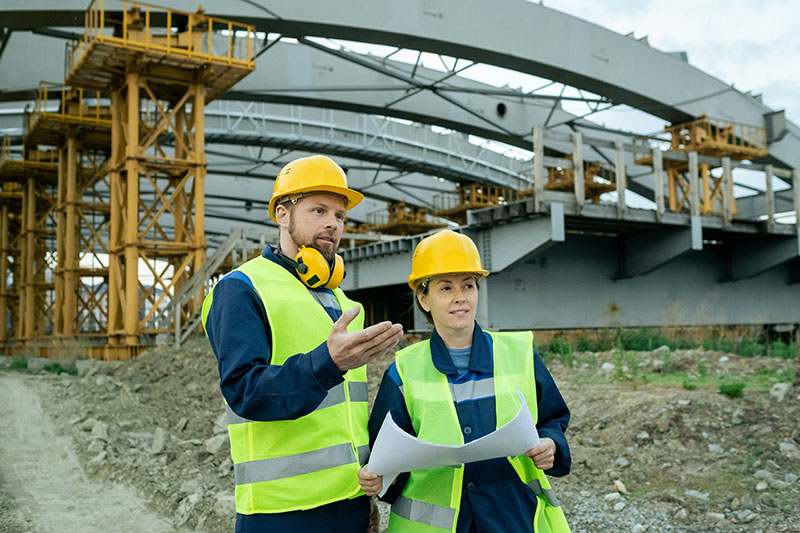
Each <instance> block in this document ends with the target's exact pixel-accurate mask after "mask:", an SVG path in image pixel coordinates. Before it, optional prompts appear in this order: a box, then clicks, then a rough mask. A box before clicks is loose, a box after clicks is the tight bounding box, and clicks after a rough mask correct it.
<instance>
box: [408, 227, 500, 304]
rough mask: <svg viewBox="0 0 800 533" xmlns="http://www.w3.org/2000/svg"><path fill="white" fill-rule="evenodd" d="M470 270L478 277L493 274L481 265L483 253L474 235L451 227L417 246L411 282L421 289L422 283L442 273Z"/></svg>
mask: <svg viewBox="0 0 800 533" xmlns="http://www.w3.org/2000/svg"><path fill="white" fill-rule="evenodd" d="M457 272H467V273H470V274H475V275H476V276H477V277H478V279H481V278H485V277H486V276H488V275H489V271H488V270H484V269H483V266H482V265H481V256H480V254H478V248H477V247H476V246H475V243H474V242H472V239H470V238H469V237H467V236H466V235H462V234H460V233H456V232H454V231H450V230H449V229H446V230H442V231H439V232H437V233H434V234H433V235H431V236H429V237H425V238H424V239H422V240H421V241H420V243H419V244H418V245H417V249H416V250H414V257H413V259H411V275H410V276H408V285H409V286H410V287H411V289H412V290H417V286H419V283H420V282H421V281H423V280H425V279H428V278H431V277H433V276H438V275H440V274H455V273H457Z"/></svg>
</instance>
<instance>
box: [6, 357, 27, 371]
mask: <svg viewBox="0 0 800 533" xmlns="http://www.w3.org/2000/svg"><path fill="white" fill-rule="evenodd" d="M10 368H11V370H25V369H26V368H28V360H27V359H26V358H25V357H15V358H14V359H13V360H12V361H11V367H10Z"/></svg>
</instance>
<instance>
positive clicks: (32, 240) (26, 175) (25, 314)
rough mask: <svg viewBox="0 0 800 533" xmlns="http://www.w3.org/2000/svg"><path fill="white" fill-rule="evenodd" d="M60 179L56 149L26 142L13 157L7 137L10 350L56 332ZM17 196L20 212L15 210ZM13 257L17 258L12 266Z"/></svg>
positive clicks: (1, 175) (4, 178)
mask: <svg viewBox="0 0 800 533" xmlns="http://www.w3.org/2000/svg"><path fill="white" fill-rule="evenodd" d="M57 178H58V154H57V152H56V151H55V150H51V149H40V147H38V146H24V147H23V153H22V157H21V158H14V157H13V156H12V155H11V150H10V142H9V140H8V139H4V141H3V148H2V152H0V183H2V187H3V189H2V191H3V194H2V196H3V200H4V204H5V207H7V210H6V213H7V215H8V217H9V218H8V219H7V220H5V224H4V225H3V228H0V229H2V230H3V234H2V235H0V241H2V242H4V243H5V244H6V246H4V248H3V249H4V251H5V253H4V254H0V255H3V257H2V258H0V259H2V260H3V263H4V264H3V265H2V268H3V270H5V272H6V273H9V272H11V273H12V276H13V278H12V286H11V287H9V286H8V285H7V284H6V288H5V291H4V296H3V300H4V301H3V302H2V303H0V308H2V309H3V310H4V311H5V312H6V313H9V312H13V313H14V316H10V317H8V318H7V319H6V321H5V322H3V326H2V328H5V330H4V333H5V337H6V346H7V347H9V348H10V349H11V350H18V349H21V348H22V347H23V345H24V344H25V343H29V342H31V341H35V340H41V339H44V338H45V337H46V336H48V335H50V334H51V333H52V329H53V322H52V317H53V305H54V300H55V298H54V293H53V289H54V283H53V271H54V266H55V263H54V262H55V258H54V254H52V253H50V252H49V250H50V249H52V248H55V232H54V231H53V230H54V228H55V220H54V214H55V212H54V205H55V196H54V194H53V193H54V189H55V186H56V184H57ZM17 199H18V201H19V209H18V210H16V209H15V208H16V205H17V204H16V202H17ZM4 219H5V217H4ZM17 221H18V223H17ZM17 254H18V255H17ZM12 259H17V260H16V261H13V263H15V264H14V265H13V266H12V265H11V264H10V263H11V262H12ZM12 299H15V300H16V304H14V303H13V301H12ZM0 312H2V311H0ZM10 321H12V322H14V329H13V330H9V328H8V325H9V322H10Z"/></svg>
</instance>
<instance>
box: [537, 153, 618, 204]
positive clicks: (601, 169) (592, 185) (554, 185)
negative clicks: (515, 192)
mask: <svg viewBox="0 0 800 533" xmlns="http://www.w3.org/2000/svg"><path fill="white" fill-rule="evenodd" d="M566 159H572V154H570V155H568V156H566ZM615 183H616V182H615V176H614V172H613V171H611V169H609V168H607V167H605V166H603V165H601V164H600V163H593V162H588V161H585V162H584V168H583V186H584V191H585V195H586V198H587V199H589V200H591V201H592V202H593V203H598V202H599V201H600V196H601V195H602V194H604V193H607V192H611V191H615V190H617V186H616V185H615ZM544 188H545V189H546V190H548V191H564V192H569V193H571V192H573V191H574V190H575V170H574V169H571V168H565V167H558V168H556V167H548V168H547V183H545V184H544ZM526 192H527V193H532V191H526Z"/></svg>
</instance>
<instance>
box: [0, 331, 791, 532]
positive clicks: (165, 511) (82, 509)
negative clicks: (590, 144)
mask: <svg viewBox="0 0 800 533" xmlns="http://www.w3.org/2000/svg"><path fill="white" fill-rule="evenodd" d="M20 360H21V358H11V357H4V358H0V367H2V368H0V427H2V430H1V431H0V435H1V436H0V532H9V533H11V532H14V533H18V532H50V531H58V532H71V531H75V532H88V533H93V532H100V531H103V532H106V531H115V532H124V531H130V532H139V531H142V532H145V531H146V532H154V531H199V532H209V533H210V532H222V531H233V524H234V516H235V514H234V506H233V470H232V464H231V460H230V457H229V445H228V441H227V434H226V432H225V424H224V417H223V416H222V413H223V408H222V407H223V403H222V398H221V395H220V392H219V388H218V375H217V369H216V361H215V359H214V357H213V355H212V353H211V351H210V349H209V347H208V345H207V342H206V341H205V340H203V339H196V340H193V341H191V342H190V343H188V344H187V345H185V346H184V347H182V348H181V349H175V348H171V347H157V348H152V349H150V350H148V351H146V352H144V353H143V354H142V355H141V356H140V357H138V358H137V359H135V360H133V361H129V362H120V363H103V362H98V361H87V360H83V361H78V362H77V365H76V371H77V373H75V374H71V373H56V372H57V371H58V370H59V368H58V367H54V366H51V367H49V371H48V370H42V369H41V367H42V366H43V363H42V361H35V360H33V361H32V364H31V365H30V366H29V368H27V369H23V368H21V367H22V366H23V365H22V364H20V362H19V361H20ZM390 360H391V356H384V357H383V358H381V359H380V360H379V361H377V362H375V363H374V364H372V365H371V366H370V371H369V374H370V399H371V400H372V399H374V396H375V393H376V392H377V387H378V384H379V381H380V377H381V375H382V373H383V369H384V368H385V367H386V366H387V365H388V363H389V362H390ZM47 363H50V361H46V363H44V364H47ZM63 366H64V367H65V368H67V369H69V368H71V367H72V365H71V364H70V363H68V362H66V361H65V362H64V364H63ZM548 367H549V368H550V370H551V372H552V373H553V375H554V377H555V378H556V381H557V383H558V385H559V387H560V389H561V391H562V393H563V395H564V397H565V399H566V400H567V403H568V405H569V406H570V409H571V411H572V422H571V424H570V428H569V430H568V433H567V437H568V439H569V442H570V446H571V449H572V455H573V468H572V473H571V474H570V475H569V476H567V477H566V478H561V479H553V480H552V483H553V486H554V488H555V490H556V491H557V494H558V496H559V499H560V501H561V503H562V505H563V507H564V510H565V513H566V515H567V518H568V520H569V522H570V525H571V527H572V531H573V532H576V533H577V532H592V533H593V532H599V531H621V532H644V531H648V532H688V531H692V532H699V531H704V532H705V531H721V532H728V531H749V532H759V531H760V532H763V533H773V532H800V481H798V477H799V476H800V422H799V421H798V418H799V416H800V383H799V382H798V376H799V375H800V372H798V359H796V358H795V359H780V358H774V357H764V356H756V357H748V358H744V357H739V356H737V355H735V354H727V353H723V352H718V351H713V352H712V351H703V350H680V351H669V350H668V349H666V347H663V348H662V349H659V350H655V351H651V352H621V351H619V350H617V351H609V352H600V353H588V352H582V353H575V354H572V355H570V356H569V357H568V358H567V357H561V358H558V357H553V358H548ZM37 368H38V369H37ZM733 382H740V383H744V384H745V388H744V390H743V391H742V396H741V397H728V396H726V395H723V394H721V393H720V391H719V384H720V383H729V384H730V383H733ZM733 389H734V390H735V387H733ZM382 511H383V519H384V526H385V518H386V508H385V506H383V509H382Z"/></svg>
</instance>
